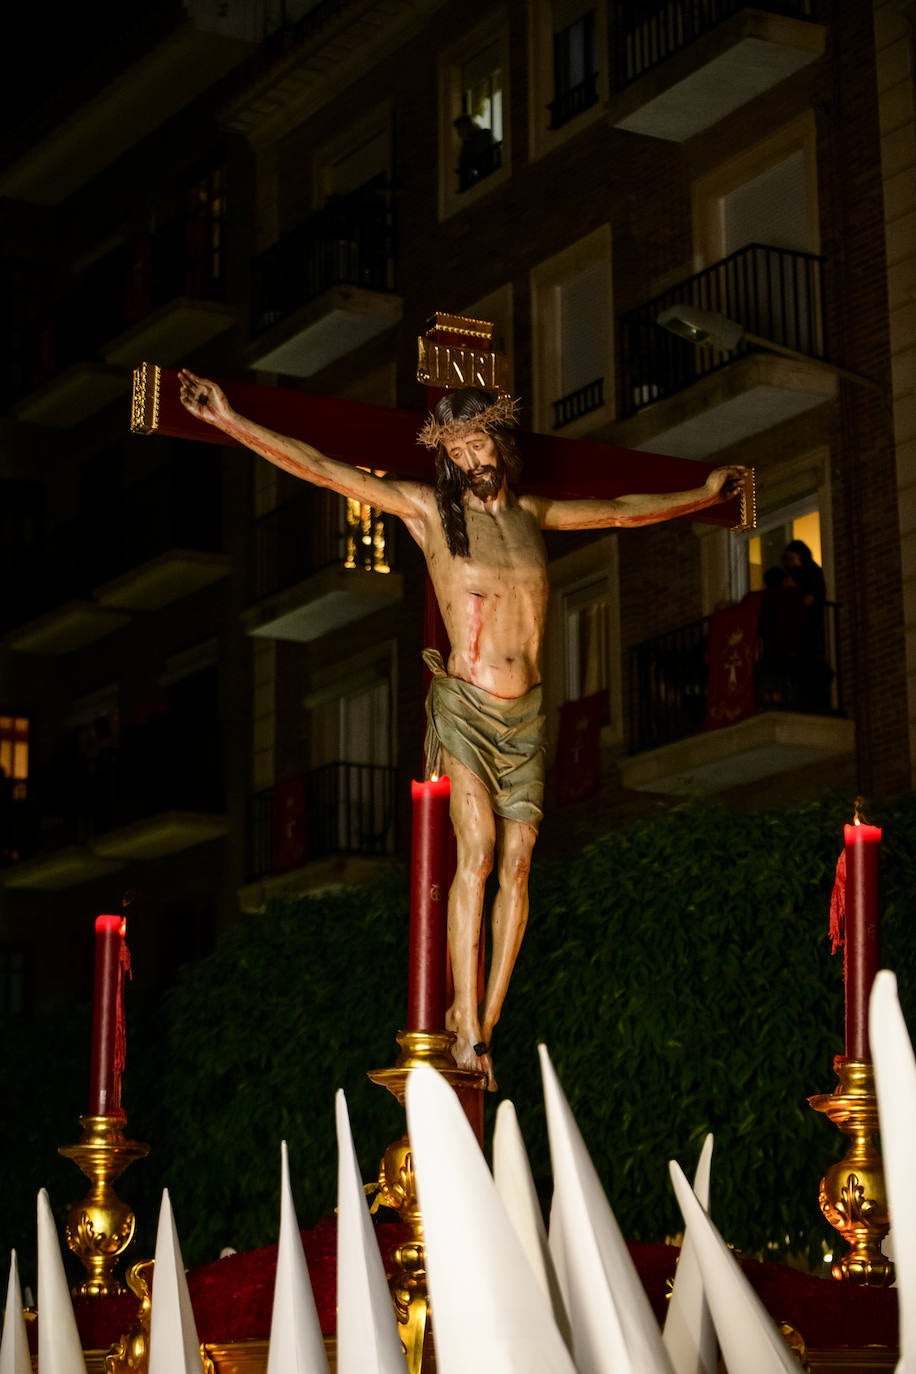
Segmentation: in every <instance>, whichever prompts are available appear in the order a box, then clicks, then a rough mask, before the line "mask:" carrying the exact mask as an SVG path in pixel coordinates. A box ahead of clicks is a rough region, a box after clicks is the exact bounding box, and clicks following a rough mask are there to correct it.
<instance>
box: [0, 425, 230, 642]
mask: <svg viewBox="0 0 916 1374" xmlns="http://www.w3.org/2000/svg"><path fill="white" fill-rule="evenodd" d="M170 442H171V445H172V455H171V458H172V461H171V462H170V463H169V464H168V465H167V466H165V467H164V468H161V469H160V470H159V471H157V472H155V473H153V474H151V476H150V477H148V478H146V479H145V480H143V481H141V482H135V483H131V484H130V485H127V486H125V485H123V473H122V470H121V466H120V465H119V464H118V463H117V462H114V463H113V464H112V466H111V471H110V480H108V481H107V482H105V484H104V491H103V493H102V496H103V498H104V499H101V498H100V499H99V500H98V501H97V502H88V501H87V503H86V509H85V512H84V513H83V514H81V515H80V517H79V518H77V519H75V520H73V521H72V522H71V524H69V525H67V526H64V527H62V528H58V529H55V530H53V531H50V532H49V534H48V536H47V537H46V538H45V540H44V541H43V544H42V546H41V549H40V551H39V552H38V553H35V552H33V553H32V554H31V558H32V560H33V561H32V564H31V567H30V568H28V569H26V568H25V566H24V565H20V567H19V568H18V573H19V576H18V578H17V581H16V585H15V587H13V588H11V591H10V594H9V595H8V596H7V598H6V600H5V603H4V606H3V609H2V612H0V633H3V632H4V631H5V635H4V639H3V643H4V645H5V646H6V647H7V648H9V649H13V650H17V651H19V652H22V653H34V654H47V655H54V656H60V655H63V654H68V653H71V652H72V651H73V650H75V649H79V648H82V647H83V646H84V645H86V644H91V643H93V642H94V641H95V640H97V639H101V638H103V637H104V636H106V635H109V634H113V633H115V632H116V631H117V630H120V629H121V628H122V627H123V626H124V625H127V624H128V623H129V622H130V620H131V619H132V615H133V613H135V612H143V611H152V610H159V609H161V608H162V607H163V606H167V605H169V604H171V603H172V602H174V601H177V600H179V599H180V598H182V597H185V596H189V595H191V594H192V593H194V592H197V591H200V590H201V589H202V588H203V587H206V586H209V585H210V584H211V583H213V582H216V581H218V580H220V579H222V578H224V577H226V576H227V575H228V573H229V570H230V561H229V558H228V556H227V555H226V554H224V553H223V552H222V551H221V549H222V528H221V510H222V503H221V499H220V496H221V490H222V474H221V470H220V461H219V455H218V454H217V453H215V452H214V453H210V452H203V451H201V450H202V447H203V446H201V445H196V444H195V445H193V446H192V445H191V444H182V443H181V442H179V441H177V440H172V441H170ZM192 448H193V450H194V451H193V452H191V451H190V450H192ZM115 456H116V457H120V454H116V455H115Z"/></svg>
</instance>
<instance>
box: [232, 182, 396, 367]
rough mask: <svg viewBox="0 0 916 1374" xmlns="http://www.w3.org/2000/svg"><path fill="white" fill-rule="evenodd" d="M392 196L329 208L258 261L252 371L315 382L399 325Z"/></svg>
mask: <svg viewBox="0 0 916 1374" xmlns="http://www.w3.org/2000/svg"><path fill="white" fill-rule="evenodd" d="M393 292H394V213H393V197H392V192H391V189H390V188H389V187H388V186H387V185H385V184H384V183H382V182H380V181H378V180H376V181H374V182H369V183H368V184H367V185H366V186H364V187H361V188H360V189H359V190H357V191H354V192H352V193H351V194H350V195H347V196H340V197H337V198H335V199H334V200H332V201H329V202H328V203H327V205H325V206H324V208H323V209H322V210H319V211H318V212H317V213H316V214H314V215H312V216H311V217H310V218H309V219H307V220H306V221H305V222H304V223H303V224H301V225H299V226H298V227H297V228H295V229H292V230H290V231H289V233H287V234H284V235H283V237H282V238H281V239H279V240H278V242H277V243H275V244H274V245H273V247H272V248H268V249H267V251H266V252H265V253H262V254H261V256H260V257H259V258H258V259H257V260H256V261H255V264H254V293H253V300H252V330H251V332H252V336H253V338H254V342H253V343H252V344H251V346H250V348H249V350H248V365H249V367H251V368H252V369H253V370H254V371H260V372H282V373H285V374H286V375H287V376H291V377H311V376H312V375H313V374H314V373H316V372H320V371H321V369H322V368H324V367H327V366H328V365H329V364H330V363H333V362H335V361H336V360H337V359H338V358H342V357H344V356H345V355H346V354H347V353H350V352H352V350H353V349H354V348H358V347H359V346H360V345H361V344H364V343H366V342H367V341H368V340H369V339H372V338H374V337H375V336H376V335H377V334H381V333H383V332H384V331H385V330H386V329H391V328H392V327H393V326H394V325H396V324H398V323H399V321H400V319H401V315H402V312H403V302H402V300H401V298H400V296H396V295H394V294H393Z"/></svg>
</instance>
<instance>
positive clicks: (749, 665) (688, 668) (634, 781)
mask: <svg viewBox="0 0 916 1374" xmlns="http://www.w3.org/2000/svg"><path fill="white" fill-rule="evenodd" d="M766 595H767V594H766V593H752V594H751V596H750V597H748V598H746V599H745V602H743V603H742V605H741V607H733V608H729V610H728V611H726V612H724V613H717V614H720V615H724V616H730V615H731V616H734V617H736V618H735V620H734V621H733V622H732V621H728V620H722V621H720V628H721V634H720V635H716V636H715V642H713V637H714V635H715V630H714V626H713V617H711V616H707V617H705V618H704V619H702V620H697V621H693V622H692V623H691V624H689V625H684V626H681V627H680V628H678V629H677V630H674V631H671V632H670V633H669V634H665V635H659V636H657V637H656V638H655V639H651V640H647V641H645V642H644V643H642V644H637V645H636V646H635V647H634V648H632V649H631V651H630V715H631V719H630V755H629V757H628V758H626V759H624V760H623V761H622V763H621V781H622V782H623V785H624V786H625V787H629V788H632V789H634V790H636V791H645V792H662V793H668V794H671V795H675V796H677V795H682V796H691V795H696V794H699V793H709V792H720V791H724V790H726V789H728V788H732V787H739V786H741V785H743V784H745V783H749V782H754V781H757V780H759V779H761V778H765V777H769V776H772V775H773V774H777V773H784V772H788V771H790V770H793V769H796V768H802V767H804V766H806V765H808V764H811V763H816V762H827V761H828V760H831V759H836V758H841V757H848V756H849V755H851V754H852V753H853V751H854V747H855V727H854V725H853V722H852V721H850V720H847V719H846V718H845V716H844V713H843V696H842V684H841V682H840V677H839V670H838V664H839V658H838V652H837V650H838V612H839V608H838V607H837V606H836V605H835V604H834V603H832V602H827V603H826V605H825V606H824V607H823V608H822V609H821V610H819V611H817V612H816V613H812V618H811V620H810V622H804V623H805V624H807V629H806V630H805V632H804V634H803V635H799V634H796V630H798V627H799V626H801V625H802V623H803V621H802V620H801V619H800V618H799V616H798V615H797V614H796V612H797V610H798V607H797V606H792V604H791V602H790V603H789V604H790V610H791V616H790V623H791V624H792V625H794V626H795V630H793V631H792V634H791V636H790V637H789V638H788V639H784V640H782V641H780V640H778V639H777V640H775V641H774V640H772V639H770V640H766V637H765V636H764V638H761V632H760V627H761V626H762V625H763V624H764V621H763V619H761V611H762V609H763V607H764V605H765V604H767V606H770V605H771V603H764V600H763V598H764V596H766ZM776 595H781V596H787V595H789V594H788V593H784V592H777V593H776ZM769 613H770V612H769V611H767V612H765V614H769ZM793 617H794V618H793ZM742 622H743V626H742ZM765 643H768V644H769V651H768V652H766V653H765V652H764V648H765ZM774 644H775V645H776V647H775V648H774ZM780 644H781V645H782V647H781V648H780V647H779V646H780ZM787 645H788V646H789V647H788V648H787V647H786V646H787ZM812 645H813V646H818V647H816V648H815V649H813V650H812V647H811V646H812ZM722 674H725V677H726V680H727V681H728V682H729V683H730V684H731V685H732V686H733V687H734V689H735V691H734V695H733V698H732V701H733V704H732V707H731V709H726V707H725V706H724V705H723V703H724V701H725V700H726V696H725V694H723V692H722V690H721V687H722V682H723V677H722ZM713 677H715V683H716V684H717V685H715V686H714V687H713V688H712V689H711V687H710V683H711V680H712V678H713Z"/></svg>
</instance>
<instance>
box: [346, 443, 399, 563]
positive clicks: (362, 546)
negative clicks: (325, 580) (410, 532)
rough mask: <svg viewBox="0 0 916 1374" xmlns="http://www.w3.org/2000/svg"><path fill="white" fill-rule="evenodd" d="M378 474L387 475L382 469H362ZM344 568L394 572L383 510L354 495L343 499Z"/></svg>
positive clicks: (378, 475) (377, 475) (380, 475)
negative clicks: (390, 559)
mask: <svg viewBox="0 0 916 1374" xmlns="http://www.w3.org/2000/svg"><path fill="white" fill-rule="evenodd" d="M362 471H363V472H372V473H373V475H374V476H375V477H384V476H385V474H384V472H383V471H381V470H377V469H375V468H363V469H362ZM343 512H344V532H343V533H344V567H345V568H362V570H363V571H364V572H378V573H387V572H391V565H390V563H389V561H388V540H387V525H386V522H385V513H384V511H381V510H378V509H377V508H376V507H375V506H370V505H367V504H366V502H365V501H357V500H356V498H355V497H353V496H347V497H345V498H344V499H343Z"/></svg>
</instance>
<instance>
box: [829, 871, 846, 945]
mask: <svg viewBox="0 0 916 1374" xmlns="http://www.w3.org/2000/svg"><path fill="white" fill-rule="evenodd" d="M830 942H831V945H830V953H831V954H836V952H837V950H838V949H842V948H843V945H844V944H845V943H846V850H845V849H841V850H840V857H839V858H838V859H837V861H836V877H835V878H834V880H833V891H832V892H831V894H830Z"/></svg>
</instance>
